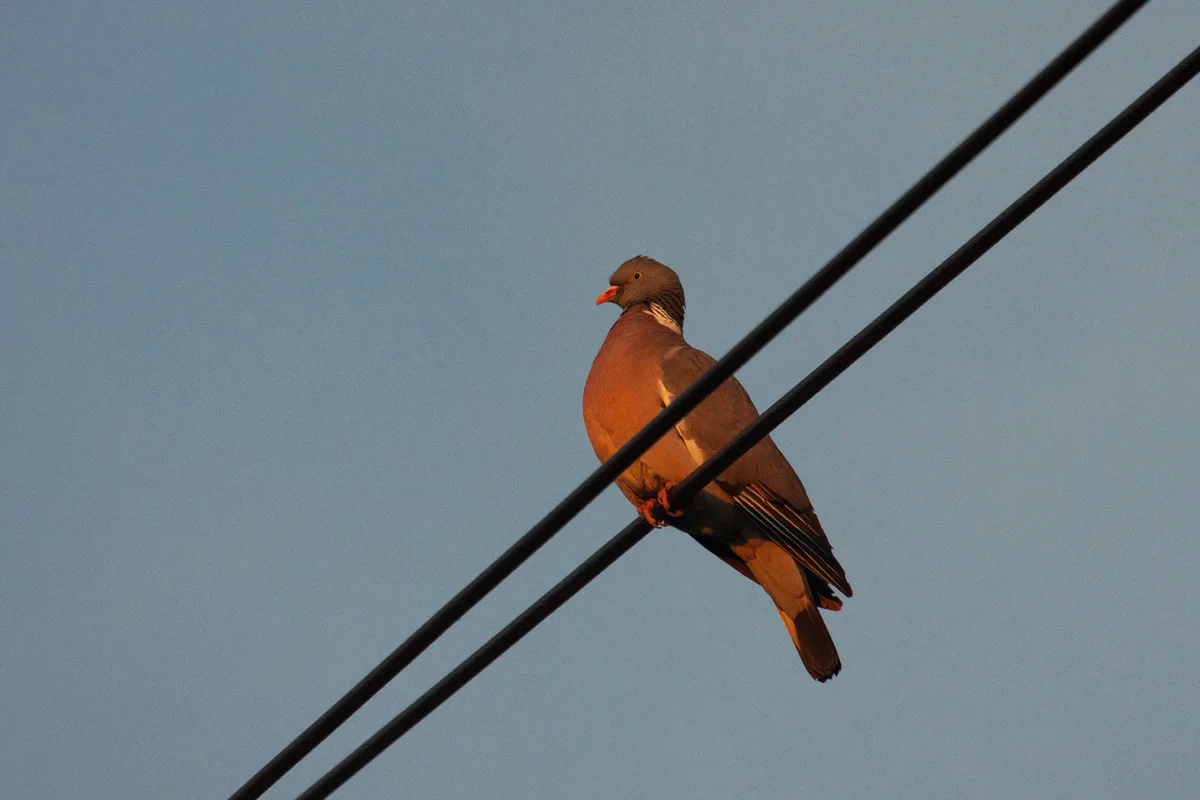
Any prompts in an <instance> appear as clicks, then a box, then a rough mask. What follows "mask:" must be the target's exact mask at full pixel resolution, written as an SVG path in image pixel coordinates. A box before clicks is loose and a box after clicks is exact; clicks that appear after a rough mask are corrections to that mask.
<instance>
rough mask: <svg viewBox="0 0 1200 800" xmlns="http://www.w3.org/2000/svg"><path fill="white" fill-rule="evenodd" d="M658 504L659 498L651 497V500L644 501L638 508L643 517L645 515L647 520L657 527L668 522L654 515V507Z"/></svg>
mask: <svg viewBox="0 0 1200 800" xmlns="http://www.w3.org/2000/svg"><path fill="white" fill-rule="evenodd" d="M656 505H658V498H656V497H651V498H650V499H649V500H647V501H646V502H644V503H642V504H641V505H640V506H638V507H637V510H638V513H639V514H641V515H642V516H643V517H645V519H646V522H649V523H650V524H651V525H653V526H654V527H656V528H661V527H663V526H664V525H666V524H667V523H665V522H663V521H662V520H660V519H659V518H658V517H656V516H655V515H654V507H655V506H656Z"/></svg>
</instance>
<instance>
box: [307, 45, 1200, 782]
mask: <svg viewBox="0 0 1200 800" xmlns="http://www.w3.org/2000/svg"><path fill="white" fill-rule="evenodd" d="M1197 73H1200V48H1197V49H1195V50H1193V51H1192V52H1191V53H1190V54H1189V55H1188V56H1187V57H1186V58H1184V59H1183V60H1182V61H1181V62H1179V64H1177V65H1176V66H1175V67H1174V69H1172V70H1171V71H1170V72H1168V73H1167V74H1166V75H1165V76H1163V77H1162V78H1161V79H1160V80H1159V81H1158V82H1157V83H1155V84H1154V85H1153V86H1152V87H1150V89H1148V90H1147V91H1146V92H1145V93H1144V94H1142V95H1141V96H1140V97H1139V98H1138V99H1137V100H1135V101H1134V102H1133V103H1131V104H1130V105H1129V106H1128V107H1126V108H1125V110H1124V111H1122V112H1121V113H1120V114H1118V115H1117V116H1116V117H1114V118H1113V120H1112V121H1111V122H1109V123H1108V124H1107V125H1105V126H1104V127H1103V128H1101V129H1100V131H1099V132H1097V133H1096V135H1094V136H1093V137H1092V138H1090V139H1088V140H1087V141H1086V142H1085V143H1084V144H1082V145H1081V146H1080V147H1079V148H1078V149H1076V150H1075V152H1073V153H1071V155H1069V156H1068V157H1067V158H1066V159H1064V160H1063V161H1062V162H1061V163H1060V164H1059V165H1058V166H1057V167H1055V168H1054V169H1053V170H1051V171H1050V172H1049V173H1048V174H1047V175H1046V176H1045V177H1044V178H1042V179H1041V180H1040V181H1038V182H1037V183H1036V184H1035V185H1034V186H1033V187H1032V188H1030V189H1029V190H1028V191H1027V192H1025V193H1024V194H1023V195H1021V197H1020V198H1018V199H1017V200H1016V201H1015V202H1013V203H1012V204H1011V205H1010V206H1009V207H1008V208H1006V209H1005V210H1004V211H1002V212H1001V213H1000V214H999V215H997V216H996V217H995V218H994V219H993V220H992V221H991V222H989V223H988V224H987V225H986V226H985V227H984V228H983V229H982V230H980V231H979V232H978V233H977V234H975V235H974V236H973V237H971V239H970V240H969V241H967V243H966V244H964V245H963V246H962V247H960V248H958V250H956V251H955V252H954V253H953V254H952V255H951V256H950V257H949V258H947V259H946V260H945V261H943V262H942V263H941V264H939V265H938V266H937V267H935V268H934V270H933V271H932V272H930V273H929V274H928V275H926V276H925V277H924V278H923V279H921V281H920V282H918V283H917V284H916V285H915V286H913V288H912V289H910V290H909V291H908V292H906V293H905V294H904V296H903V297H901V298H900V299H899V300H897V301H896V302H895V303H893V304H892V305H891V306H890V307H889V308H888V309H887V310H886V311H884V312H883V313H882V314H880V315H879V316H878V317H876V318H875V319H874V320H873V321H872V322H871V323H870V324H869V325H867V326H866V327H865V328H863V329H862V330H861V331H859V333H858V334H856V335H855V336H854V337H853V338H852V339H850V341H848V342H846V344H844V345H843V346H842V347H841V348H839V349H838V350H837V352H835V353H834V354H833V355H832V356H830V357H829V358H827V359H826V360H825V361H824V362H823V363H822V364H821V365H820V366H819V367H817V368H816V369H815V370H813V371H812V372H811V373H809V375H808V376H807V377H805V378H804V380H802V381H800V383H798V384H796V386H795V387H794V388H792V389H791V391H789V392H788V393H787V394H785V395H784V396H783V397H782V398H780V399H779V401H778V402H776V403H775V404H774V405H772V406H771V407H770V408H769V409H767V411H766V412H764V413H763V414H762V416H760V417H759V418H758V419H757V420H755V421H754V422H753V423H751V424H750V425H749V426H747V427H746V428H745V429H743V430H742V431H741V432H740V433H739V434H738V435H737V436H736V437H735V438H734V439H733V441H731V442H730V443H729V444H728V445H726V446H725V447H724V448H723V449H722V450H720V451H719V452H718V453H717V454H716V455H714V456H713V457H712V458H711V459H709V460H708V461H706V462H705V463H704V464H703V465H701V466H700V467H698V468H697V469H696V470H695V471H694V472H692V473H691V474H690V475H689V476H688V477H687V478H686V479H685V480H684V481H682V482H681V483H680V484H679V485H678V486H677V487H676V488H675V489H674V491H672V492H671V495H670V497H669V499H670V501H671V504H672V505H673V506H676V507H678V506H679V505H681V504H684V503H686V502H687V501H688V500H689V499H690V498H692V497H694V496H695V495H696V494H697V493H699V492H700V490H701V489H703V488H704V486H705V485H707V484H708V483H709V482H710V481H712V480H713V479H714V478H716V477H717V476H718V475H719V474H721V473H722V472H723V471H725V469H727V468H728V467H729V466H731V465H732V464H733V462H734V461H736V460H737V459H738V458H740V457H741V456H742V455H743V454H744V453H745V452H746V451H748V450H749V449H750V448H751V447H753V446H754V445H755V444H757V443H758V441H759V440H761V439H762V438H763V437H764V436H766V435H767V434H768V433H770V432H771V431H772V430H774V429H775V428H776V427H777V426H778V425H779V424H780V423H781V422H783V420H785V419H787V418H788V417H789V416H791V415H792V414H793V413H794V412H795V411H796V410H797V409H799V408H800V407H801V406H802V405H804V404H805V403H806V402H808V401H809V400H810V399H812V398H813V397H814V396H815V395H816V394H817V393H818V392H819V391H821V390H822V389H823V388H825V387H826V386H828V385H829V384H830V382H832V381H833V379H834V378H836V377H837V376H838V375H841V374H842V373H843V372H845V371H846V369H847V368H849V367H850V365H851V364H853V363H854V362H855V361H857V360H858V359H859V358H861V357H862V356H863V355H864V354H865V353H866V352H867V351H869V350H870V349H871V348H872V347H874V346H875V345H876V344H878V343H879V342H880V341H882V340H883V339H884V338H885V337H886V336H887V335H888V334H889V333H891V332H892V331H893V330H895V329H896V328H897V327H898V326H899V325H900V324H901V323H902V322H904V320H906V319H908V317H910V316H911V315H912V314H913V313H914V312H915V311H916V310H917V309H918V308H920V307H921V306H922V305H924V304H925V303H926V302H927V301H928V300H929V299H931V298H932V297H933V296H934V295H936V294H937V293H938V292H940V291H941V290H942V289H944V288H945V287H946V286H947V285H949V283H950V282H951V281H952V280H954V279H955V278H956V277H958V276H959V275H961V274H962V273H963V272H964V271H965V270H966V269H967V267H969V266H971V264H973V263H975V261H977V260H978V259H979V258H980V257H981V256H982V255H983V254H984V253H986V252H987V251H988V250H990V249H991V248H992V246H993V245H995V244H996V243H997V242H999V241H1000V240H1001V239H1003V238H1004V237H1005V236H1007V235H1008V234H1009V233H1011V232H1012V230H1013V229H1014V228H1016V227H1017V226H1018V225H1020V224H1021V223H1022V222H1023V221H1025V220H1026V219H1027V218H1028V217H1029V216H1030V215H1031V214H1033V212H1035V211H1037V209H1039V208H1041V206H1042V205H1043V204H1045V203H1046V201H1048V200H1049V199H1050V198H1051V197H1053V196H1054V195H1055V194H1057V193H1058V192H1059V190H1060V189H1062V188H1063V187H1064V186H1066V185H1067V184H1068V183H1070V182H1071V181H1072V180H1074V179H1075V178H1076V177H1077V176H1078V175H1079V174H1080V173H1081V172H1083V171H1084V170H1085V169H1087V168H1088V167H1089V166H1090V165H1091V164H1092V163H1093V162H1095V161H1096V159H1098V158H1099V157H1100V156H1102V155H1103V154H1104V153H1105V152H1106V151H1107V150H1108V149H1109V148H1110V147H1112V146H1113V145H1114V144H1116V143H1117V142H1118V141H1120V140H1121V139H1122V138H1123V137H1124V136H1125V135H1126V134H1127V133H1129V132H1130V131H1131V130H1133V129H1134V128H1135V127H1137V125H1138V124H1140V123H1141V122H1142V121H1143V120H1144V119H1145V118H1146V117H1148V116H1149V115H1150V114H1151V113H1153V112H1154V110H1155V109H1157V108H1158V107H1159V106H1161V105H1162V104H1163V103H1164V102H1166V100H1167V99H1168V98H1170V97H1171V95H1173V94H1174V93H1175V92H1177V91H1178V90H1179V89H1180V88H1182V87H1183V86H1184V85H1185V84H1187V82H1188V81H1190V80H1191V79H1192V78H1194V77H1195V76H1196V74H1197ZM651 530H652V528H651V527H650V524H649V523H647V522H646V521H645V520H644V519H642V518H641V517H638V518H637V519H636V520H634V521H633V522H631V523H630V524H629V525H627V526H625V528H624V529H623V530H622V531H621V532H620V533H618V534H617V535H616V536H614V537H613V538H612V539H610V540H609V541H608V542H607V543H606V544H605V545H604V546H603V547H601V548H600V549H599V550H597V551H596V552H595V553H593V554H592V555H591V556H590V557H589V558H588V559H587V560H586V561H584V562H583V564H581V565H580V566H579V567H578V568H576V569H575V571H573V572H572V573H571V574H570V575H568V576H567V577H566V578H564V579H563V580H561V581H560V582H559V583H558V584H556V585H555V586H554V588H552V589H550V591H548V592H546V593H545V594H544V595H542V596H541V597H540V598H538V600H537V601H536V602H534V603H533V605H531V606H529V608H527V609H526V610H525V611H523V612H522V613H521V614H520V615H519V616H518V617H517V618H516V619H514V620H513V621H512V622H510V623H509V624H508V625H507V626H506V627H505V628H504V629H503V630H502V631H500V632H499V633H498V634H496V635H495V636H493V637H492V638H491V639H489V640H488V641H487V642H486V643H485V644H484V645H483V646H482V647H480V648H479V649H478V650H476V651H475V652H474V653H472V654H471V655H470V656H468V657H467V658H466V659H465V660H464V661H463V662H462V663H460V664H459V665H458V666H457V667H455V668H454V669H453V670H452V671H451V672H450V673H449V674H447V675H446V677H444V678H442V680H440V681H438V683H437V684H435V685H434V686H433V688H431V689H430V690H429V691H427V692H426V693H425V694H423V695H421V697H419V698H418V699H417V700H415V701H414V702H413V703H412V704H410V705H409V706H408V707H407V708H405V709H404V710H403V711H402V712H400V714H398V715H397V716H396V717H394V718H393V719H392V721H391V722H389V723H388V724H387V725H385V726H384V727H383V728H381V729H380V730H379V731H378V732H377V733H376V734H375V735H374V736H372V737H371V738H370V739H368V740H367V741H366V742H364V743H363V744H362V745H361V746H360V747H359V748H358V749H357V750H355V751H354V752H353V753H351V754H350V755H349V756H347V757H346V758H345V759H343V760H342V761H341V762H340V763H339V764H338V765H337V766H336V767H334V768H333V769H332V770H330V771H329V772H327V773H326V774H325V775H324V776H323V777H322V778H321V779H320V780H318V781H317V782H316V783H314V784H313V785H312V786H310V787H309V788H308V789H307V790H306V791H305V792H304V793H303V794H302V795H300V798H299V800H318V798H325V797H328V796H329V795H330V794H332V793H333V792H334V791H335V790H337V788H338V787H340V786H341V785H342V784H343V783H345V782H346V781H347V780H349V779H350V778H351V777H352V776H353V775H354V774H355V773H357V772H358V771H359V770H360V769H362V768H363V767H364V766H366V765H367V764H368V763H370V762H371V761H372V760H373V759H374V758H375V757H376V756H378V755H379V754H380V753H382V752H383V751H384V750H386V749H387V748H388V747H390V746H391V745H392V744H394V743H395V742H396V741H397V740H398V739H399V738H400V737H401V736H403V735H404V734H405V733H406V732H407V731H409V730H411V729H412V728H413V727H414V726H415V725H416V724H417V723H418V722H420V721H421V720H422V719H424V718H425V717H426V716H427V715H428V714H429V713H430V712H432V711H433V710H434V709H436V708H437V707H438V706H440V705H441V704H442V703H444V702H445V701H446V700H448V699H449V698H450V697H451V696H452V695H453V694H454V693H455V692H457V691H458V690H459V689H460V688H462V687H463V686H465V685H466V684H467V683H468V682H469V681H470V680H471V679H472V678H474V677H475V676H476V675H478V674H479V673H480V672H482V671H483V670H484V669H485V668H486V667H487V666H488V665H489V664H491V663H492V662H493V661H495V660H496V659H497V658H499V657H500V655H501V654H503V653H504V652H505V651H506V650H508V648H510V647H512V646H513V645H514V644H516V643H517V642H518V641H519V640H520V639H521V638H522V637H523V636H524V635H525V634H526V633H528V632H529V631H531V630H533V628H535V627H536V626H537V625H538V624H539V623H541V622H542V621H543V620H544V619H546V617H548V616H550V614H552V613H553V612H554V611H555V610H557V609H558V608H559V607H560V606H562V605H563V604H564V603H565V602H567V600H569V599H570V598H571V597H573V596H574V595H575V594H576V593H577V592H578V591H579V590H580V589H582V588H583V587H584V586H586V585H587V584H588V583H589V582H591V580H592V579H593V578H595V577H596V576H597V575H599V574H600V573H601V572H603V571H604V570H605V569H607V568H608V567H609V566H610V565H612V564H613V562H615V561H616V560H617V559H618V558H620V557H621V556H622V555H623V554H624V553H626V552H627V551H629V550H630V549H631V548H632V547H633V546H634V545H635V544H637V543H638V542H639V541H641V540H642V539H643V538H644V537H645V536H646V534H647V533H649V532H650V531H651Z"/></svg>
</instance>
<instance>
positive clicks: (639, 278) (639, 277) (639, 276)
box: [633, 272, 642, 281]
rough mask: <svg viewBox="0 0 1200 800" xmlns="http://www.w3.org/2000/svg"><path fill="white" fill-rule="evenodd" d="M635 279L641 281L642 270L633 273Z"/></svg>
mask: <svg viewBox="0 0 1200 800" xmlns="http://www.w3.org/2000/svg"><path fill="white" fill-rule="evenodd" d="M633 279H634V280H635V281H640V280H641V279H642V273H640V272H635V273H633Z"/></svg>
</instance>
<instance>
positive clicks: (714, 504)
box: [583, 256, 853, 682]
mask: <svg viewBox="0 0 1200 800" xmlns="http://www.w3.org/2000/svg"><path fill="white" fill-rule="evenodd" d="M606 303H614V304H616V305H617V306H619V307H620V309H621V314H620V316H619V317H618V318H617V321H616V322H615V323H613V326H612V328H611V329H610V330H609V331H608V335H607V336H606V337H605V339H604V343H603V344H602V345H601V347H600V350H599V352H598V353H597V354H596V357H595V359H594V360H593V362H592V366H591V369H590V371H589V372H588V376H587V381H586V382H585V384H584V389H583V420H584V425H585V427H586V428H587V434H588V439H589V440H590V441H591V444H592V449H593V450H595V452H596V456H597V457H598V458H599V459H600V461H601V462H604V461H607V460H608V459H609V457H611V456H612V454H613V453H615V452H616V451H617V450H618V449H619V448H620V447H621V446H622V445H623V444H625V442H627V441H628V440H629V439H630V438H631V437H633V436H634V434H636V433H637V432H638V431H639V430H641V429H642V427H644V426H645V425H646V424H647V423H648V422H649V421H650V420H651V419H653V418H654V416H655V415H656V414H658V412H659V411H661V410H662V409H663V408H664V407H666V406H667V405H668V404H669V403H670V402H671V401H672V400H674V399H675V398H676V397H678V396H679V394H680V393H682V392H683V391H684V390H685V389H686V388H687V387H688V386H689V385H691V384H692V382H694V381H695V380H696V379H697V378H699V377H700V375H701V374H703V373H704V372H705V371H706V370H707V369H708V368H709V367H711V366H712V365H713V364H715V363H716V361H715V360H714V359H713V358H712V356H710V355H708V354H707V353H704V352H703V351H701V350H697V349H696V348H694V347H692V346H691V345H689V344H688V343H687V341H685V340H684V338H683V317H684V310H685V307H686V306H685V301H684V294H683V284H682V283H681V282H680V280H679V276H678V275H677V274H676V273H675V271H674V270H673V269H671V268H670V267H668V266H667V265H665V264H662V263H660V262H658V261H655V260H654V259H652V258H649V257H647V256H636V257H634V258H631V259H629V260H628V261H626V262H625V263H623V264H622V265H621V266H620V267H619V268H618V269H617V271H616V272H614V273H613V274H612V276H611V277H610V278H609V287H608V288H607V289H606V290H605V291H604V292H603V293H601V294H600V296H599V297H597V298H596V305H603V304H606ZM757 417H758V410H757V409H756V408H755V407H754V402H753V401H752V400H751V399H750V395H749V394H747V392H746V390H745V389H744V388H743V387H742V385H741V384H740V383H739V382H738V380H737V379H736V378H733V377H730V378H729V379H727V380H726V381H725V382H724V383H722V384H721V386H720V387H718V388H717V390H716V391H714V392H713V393H712V394H711V395H709V396H708V397H707V398H706V399H705V400H704V402H702V403H701V404H700V405H699V406H697V407H696V408H695V409H693V410H692V411H691V412H690V413H689V414H688V415H687V416H685V417H684V418H683V419H682V420H681V421H680V422H678V423H676V424H675V426H674V428H673V430H671V431H668V433H667V434H666V435H664V436H663V437H662V438H661V439H660V440H659V441H658V442H657V443H655V444H654V445H653V446H652V447H650V449H649V450H647V451H646V452H645V453H644V454H642V456H641V457H639V458H638V460H637V461H636V462H634V463H633V464H632V465H631V466H630V467H629V468H628V469H626V470H625V471H624V472H623V473H622V474H621V475H620V476H619V477H618V478H617V480H616V484H617V486H618V488H619V489H620V490H621V493H622V494H624V495H625V497H626V498H627V499H628V500H629V501H630V502H631V503H633V505H634V506H636V507H637V510H638V513H640V514H641V515H642V516H643V517H645V518H646V520H647V521H648V522H650V523H651V524H652V525H654V526H656V527H662V526H663V525H665V524H669V525H671V526H672V527H674V528H677V529H679V530H681V531H683V532H685V533H687V534H689V535H690V536H691V537H692V538H693V539H695V540H696V541H697V542H699V543H700V544H701V545H702V546H703V547H704V548H705V549H707V550H708V551H709V552H711V553H712V554H713V555H715V556H717V557H718V558H720V559H721V560H722V561H724V562H725V563H727V564H729V565H730V566H731V567H733V568H734V569H735V570H737V571H738V572H740V573H741V574H742V575H744V576H746V577H747V578H749V579H750V580H752V581H754V582H755V583H757V584H759V585H760V586H761V587H762V588H763V589H764V590H765V591H766V593H767V594H768V595H769V596H770V598H771V600H772V601H773V602H774V604H775V607H776V610H777V611H778V612H779V616H780V618H781V619H782V620H783V624H784V626H785V627H786V628H787V631H788V634H789V635H790V636H791V639H792V643H793V644H794V645H795V647H796V651H797V652H798V653H799V654H800V660H801V662H802V663H803V664H804V667H805V669H806V670H807V671H808V674H809V675H811V676H812V677H813V678H814V679H816V680H817V681H821V682H824V681H827V680H829V679H830V678H832V677H833V676H834V675H837V674H838V673H839V672H840V671H841V668H842V662H841V658H840V657H839V656H838V652H837V647H836V646H834V643H833V638H832V637H831V636H830V634H829V629H828V628H827V627H826V625H825V620H824V619H823V618H822V616H821V612H820V609H826V610H829V611H837V610H839V609H841V608H842V600H841V598H839V597H838V596H837V594H836V593H835V591H834V590H836V591H837V592H840V593H841V594H842V595H844V596H845V597H847V598H848V597H850V596H852V594H853V590H852V589H851V588H850V583H849V582H848V581H847V580H846V572H845V570H844V569H843V568H842V565H841V564H840V563H838V560H837V559H836V558H835V557H834V555H833V548H832V547H831V546H830V544H829V538H828V537H827V536H826V535H825V531H824V530H823V529H822V527H821V523H820V520H818V519H817V514H816V512H815V511H814V510H813V505H812V502H811V501H810V500H809V497H808V493H807V492H806V491H805V489H804V484H802V483H801V482H800V478H799V477H798V476H797V475H796V472H795V470H794V469H792V466H791V464H789V463H788V460H787V459H786V458H785V457H784V455H783V453H782V452H780V450H779V448H778V447H776V446H775V443H774V442H773V441H772V440H771V438H770V437H765V438H763V439H762V440H761V441H759V442H758V443H757V444H756V445H754V447H752V448H751V449H750V450H749V451H748V452H747V453H746V454H745V455H743V456H742V457H741V458H740V459H738V460H737V461H736V462H734V464H733V466H731V467H729V468H728V469H726V470H725V471H724V472H723V473H721V474H720V475H719V476H718V477H717V479H716V480H715V481H713V482H712V483H710V484H709V485H708V486H706V487H705V488H704V489H703V491H701V492H699V493H698V494H697V495H696V497H694V498H693V499H691V500H689V501H687V502H685V503H682V504H681V505H680V507H679V508H672V507H671V505H670V502H669V492H670V491H671V489H672V488H674V486H675V485H676V484H677V483H678V482H680V481H682V480H683V479H684V478H686V477H687V476H688V474H689V473H691V472H692V471H693V470H694V469H696V467H698V466H700V465H701V464H702V463H704V462H705V461H706V460H708V458H710V457H711V456H712V455H713V454H714V453H716V452H717V451H718V450H720V449H721V448H722V447H723V446H724V445H725V444H727V443H728V442H729V441H730V440H731V439H733V437H734V436H736V435H737V434H738V433H739V432H740V431H741V430H742V429H743V428H745V427H746V426H747V425H749V424H750V423H751V422H753V421H754V420H755V419H756V418H757Z"/></svg>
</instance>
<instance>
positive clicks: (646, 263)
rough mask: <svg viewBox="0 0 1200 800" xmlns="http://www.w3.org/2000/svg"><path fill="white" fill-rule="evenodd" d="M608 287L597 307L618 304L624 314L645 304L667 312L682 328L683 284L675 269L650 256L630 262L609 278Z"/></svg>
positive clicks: (652, 309)
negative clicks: (603, 304) (605, 304)
mask: <svg viewBox="0 0 1200 800" xmlns="http://www.w3.org/2000/svg"><path fill="white" fill-rule="evenodd" d="M608 283H609V287H608V288H607V289H605V290H604V292H602V293H601V294H600V296H599V297H597V298H596V305H601V304H602V303H616V304H617V305H619V306H620V307H621V310H622V311H628V310H629V309H631V308H633V307H634V306H637V305H644V306H646V307H647V308H649V309H650V310H651V311H659V312H662V313H665V314H666V315H667V316H669V317H670V318H671V319H672V320H674V322H675V324H676V325H677V326H678V327H680V328H682V327H683V312H684V299H683V284H682V283H680V282H679V276H678V275H676V274H675V270H673V269H671V268H670V267H668V266H667V265H666V264H660V263H659V262H657V261H655V260H654V259H653V258H649V257H647V256H635V257H634V258H631V259H629V260H628V261H626V262H625V263H624V264H622V265H621V266H620V267H618V268H617V271H616V272H614V273H613V274H612V275H611V276H610V277H609V279H608Z"/></svg>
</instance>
